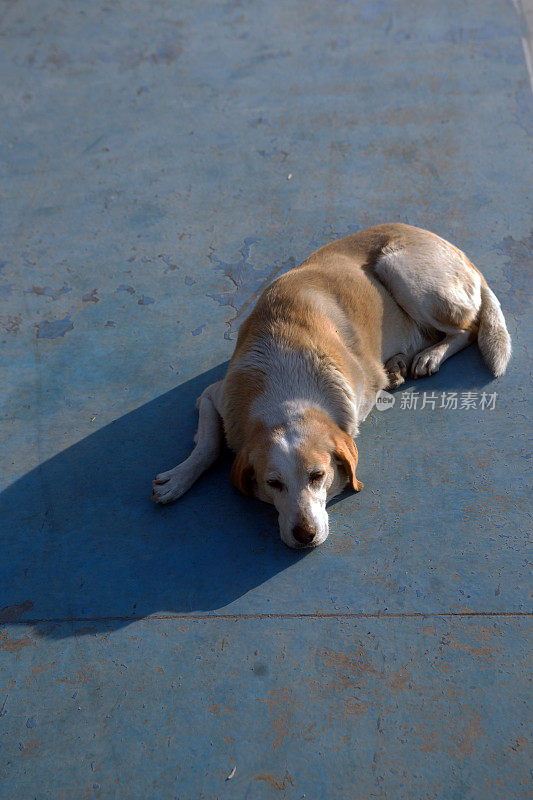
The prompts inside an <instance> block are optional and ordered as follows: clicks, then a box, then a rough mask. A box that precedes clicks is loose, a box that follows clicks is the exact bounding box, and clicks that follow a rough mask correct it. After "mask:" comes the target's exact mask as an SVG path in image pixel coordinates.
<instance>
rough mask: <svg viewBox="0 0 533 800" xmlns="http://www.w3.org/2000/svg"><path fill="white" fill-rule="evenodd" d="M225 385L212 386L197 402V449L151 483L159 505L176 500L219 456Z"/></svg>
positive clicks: (219, 383) (221, 439) (153, 495)
mask: <svg viewBox="0 0 533 800" xmlns="http://www.w3.org/2000/svg"><path fill="white" fill-rule="evenodd" d="M222 383H223V381H218V382H217V383H212V384H211V386H208V387H207V389H205V390H204V392H203V393H202V394H201V395H200V397H199V398H198V401H197V403H196V405H197V407H198V415H199V417H198V430H197V432H196V436H195V437H194V441H195V448H194V450H193V451H192V453H191V455H190V456H189V458H187V459H186V460H185V461H183V462H182V463H181V464H178V466H177V467H174V468H173V469H170V470H168V472H161V473H160V474H159V475H158V476H157V477H156V479H155V480H154V481H152V485H153V493H152V499H153V500H154V501H155V502H156V503H171V502H172V501H173V500H177V499H178V497H181V496H182V495H183V494H185V492H187V491H188V490H189V489H190V488H191V486H192V485H193V483H194V482H195V481H197V480H198V478H199V477H200V475H201V474H202V472H205V470H206V469H208V468H209V467H210V466H211V465H212V464H213V463H214V462H215V461H216V459H217V458H218V456H219V455H220V451H221V449H222V444H223V435H224V431H223V426H222V419H221V417H220V415H219V412H218V411H217V407H219V403H218V397H219V392H220V390H221V385H222Z"/></svg>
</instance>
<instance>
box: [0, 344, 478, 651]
mask: <svg viewBox="0 0 533 800" xmlns="http://www.w3.org/2000/svg"><path fill="white" fill-rule="evenodd" d="M226 366H227V365H226V364H223V365H220V366H219V367H216V368H214V369H212V370H210V371H208V372H206V373H204V374H202V375H200V376H198V377H196V378H194V379H192V380H190V381H188V382H186V383H184V384H183V385H181V386H179V387H178V388H176V389H173V390H172V391H170V392H168V393H166V394H164V395H162V396H161V397H158V398H157V399H155V400H153V401H151V402H149V403H147V404H146V405H144V406H142V407H141V408H138V409H137V410H136V411H133V412H131V413H129V414H126V415H125V416H123V417H122V418H120V419H118V420H117V421H115V422H113V423H111V424H109V425H107V426H106V427H104V428H102V429H100V430H98V431H96V432H95V433H94V434H92V435H91V436H88V437H87V438H85V439H84V440H82V441H81V442H79V443H78V444H75V445H73V446H72V447H69V448H68V449H66V450H64V451H63V452H61V453H59V454H58V455H56V456H54V457H53V458H51V459H50V460H48V461H46V462H45V463H43V464H42V465H40V466H39V467H37V468H36V469H34V470H33V471H32V472H30V473H28V474H27V475H25V476H24V477H23V478H21V479H20V480H18V481H17V482H16V483H14V484H13V485H12V486H10V487H9V488H7V489H6V490H5V491H4V492H3V493H2V495H1V496H0V519H1V520H2V552H3V558H2V559H1V560H0V562H1V563H0V609H3V610H2V611H0V621H4V622H5V621H8V622H16V621H20V622H26V621H47V620H48V621H50V624H49V625H45V626H43V627H42V628H41V632H42V635H45V636H50V637H58V638H60V637H64V636H70V635H73V634H75V633H76V632H79V630H80V628H81V629H82V630H94V631H98V630H103V629H109V628H110V627H122V626H124V625H127V624H129V623H130V622H131V621H132V620H133V619H137V618H142V617H145V616H147V615H150V614H158V615H159V614H163V615H164V614H165V613H174V614H175V613H187V614H189V613H203V612H215V613H216V612H219V613H220V612H222V613H231V612H232V604H233V603H234V602H235V601H237V600H238V598H240V597H242V596H243V595H245V594H246V593H247V592H249V591H250V590H252V589H254V590H256V591H255V593H254V597H253V599H251V601H250V602H248V600H247V601H246V611H247V612H255V611H258V610H263V611H264V610H265V608H266V609H267V610H268V599H269V592H270V591H271V589H269V587H263V589H259V591H257V589H258V587H261V586H262V585H264V584H266V582H268V581H270V580H271V579H273V578H274V577H275V576H276V575H278V574H279V573H281V572H283V571H284V570H287V569H290V568H291V567H292V566H293V565H294V564H295V563H296V562H297V561H299V560H301V559H302V558H306V557H307V555H308V552H309V551H293V550H290V549H289V548H287V547H286V546H285V545H283V544H282V542H281V541H280V539H279V533H278V524H277V513H276V511H275V509H274V508H273V507H270V506H267V505H265V504H263V503H260V502H258V501H257V500H254V499H248V498H245V497H243V496H241V495H240V494H238V492H237V491H236V490H235V489H234V488H233V487H232V486H231V484H230V483H229V480H228V473H229V466H230V463H231V455H230V454H229V453H226V454H225V455H224V456H223V457H222V458H221V459H220V461H219V462H218V463H217V464H216V465H215V466H214V467H213V468H212V469H211V470H209V471H208V472H207V473H206V474H205V475H203V476H202V477H201V478H200V480H199V481H198V482H197V483H196V484H195V486H193V487H192V489H191V490H190V491H189V492H188V493H187V494H186V495H185V496H184V497H183V498H181V499H180V500H178V501H177V502H176V503H175V504H172V505H170V506H165V507H160V506H155V505H154V504H153V503H152V501H151V500H150V492H151V479H152V478H153V477H154V476H155V475H156V474H157V473H158V472H160V471H162V470H164V469H168V468H170V467H172V466H174V465H175V464H177V463H178V462H179V461H181V460H183V459H184V458H186V456H187V455H188V454H189V452H190V449H191V447H192V438H193V435H194V431H195V429H196V421H197V419H196V409H195V401H196V398H197V397H198V395H200V394H201V392H202V390H203V389H204V388H205V386H207V385H208V384H210V383H212V382H213V381H216V380H219V379H220V378H221V377H223V375H224V372H225V369H226ZM437 377H438V379H439V386H438V390H440V391H442V390H443V388H444V387H446V388H448V389H449V390H458V389H459V390H460V389H462V388H463V389H466V388H468V389H472V388H473V384H475V387H476V388H478V389H479V388H480V387H481V385H482V384H483V382H486V381H485V378H486V380H490V376H489V374H488V371H487V370H486V369H485V368H484V367H483V366H482V364H481V361H480V358H479V356H478V354H477V351H476V350H475V348H470V349H469V351H468V352H466V353H462V354H460V356H458V357H456V358H454V359H453V360H452V362H451V364H450V365H449V366H448V365H446V366H445V367H444V368H443V370H442V372H441V373H439V376H435V378H437ZM431 382H432V383H433V387H432V386H431V385H430V382H429V381H428V382H427V383H426V382H424V388H426V389H428V390H430V389H431V388H436V387H435V385H434V379H432V381H431ZM418 387H420V388H422V383H417V388H418ZM403 388H405V387H402V389H403ZM367 437H369V438H371V437H372V427H371V426H370V427H369V428H368V430H367V432H366V435H365V438H367ZM342 499H343V496H341V497H339V498H336V499H335V501H333V503H332V504H334V503H335V502H339V501H342ZM240 610H242V609H241V608H240ZM70 621H73V624H72V625H71V624H68V623H69V622H70ZM65 623H66V624H65Z"/></svg>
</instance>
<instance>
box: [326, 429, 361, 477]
mask: <svg viewBox="0 0 533 800" xmlns="http://www.w3.org/2000/svg"><path fill="white" fill-rule="evenodd" d="M334 442H335V445H334V447H335V449H334V451H333V458H335V459H336V460H337V461H340V463H341V465H342V467H343V468H344V470H345V472H346V474H347V475H348V480H349V482H350V486H351V487H352V489H353V490H354V492H360V491H361V489H362V488H363V486H364V484H363V483H361V481H358V480H357V478H356V477H355V469H356V467H357V459H358V455H357V447H356V446H355V442H354V440H353V439H352V437H351V436H349V435H348V434H347V433H345V431H341V429H340V428H339V429H338V430H337V431H335V435H334Z"/></svg>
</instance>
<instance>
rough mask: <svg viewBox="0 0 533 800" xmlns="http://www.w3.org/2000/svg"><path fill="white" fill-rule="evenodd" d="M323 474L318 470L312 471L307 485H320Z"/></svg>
mask: <svg viewBox="0 0 533 800" xmlns="http://www.w3.org/2000/svg"><path fill="white" fill-rule="evenodd" d="M324 475H325V472H324V471H323V470H320V469H316V470H313V472H311V474H310V475H309V483H320V481H321V480H322V478H323V477H324Z"/></svg>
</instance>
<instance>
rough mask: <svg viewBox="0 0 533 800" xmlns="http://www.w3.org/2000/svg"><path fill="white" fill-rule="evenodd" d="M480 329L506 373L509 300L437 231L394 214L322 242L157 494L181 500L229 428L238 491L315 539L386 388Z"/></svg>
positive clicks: (427, 371) (249, 344)
mask: <svg viewBox="0 0 533 800" xmlns="http://www.w3.org/2000/svg"><path fill="white" fill-rule="evenodd" d="M476 338H477V341H478V345H479V348H480V350H481V353H482V355H483V357H484V359H485V361H486V363H487V364H488V366H489V367H490V369H491V370H492V372H493V373H494V375H502V374H503V372H504V371H505V368H506V366H507V362H508V361H509V358H510V355H511V340H510V337H509V333H508V331H507V328H506V325H505V320H504V317H503V314H502V311H501V308H500V304H499V302H498V300H497V298H496V296H495V295H494V293H493V292H492V291H491V290H490V289H489V287H488V286H487V283H486V281H485V279H484V278H483V276H482V275H481V273H480V272H479V270H477V269H476V267H475V266H474V265H473V264H472V263H471V262H470V261H469V260H468V258H467V257H466V256H465V254H464V253H462V252H461V250H459V249H458V248H457V247H454V245H453V244H450V243H449V242H447V241H446V240H444V239H441V238H440V236H437V235H436V234H434V233H430V232H429V231H425V230H422V229H421V228H413V227H411V226H409V225H402V224H395V223H392V224H388V225H376V226H375V227H373V228H368V229H367V230H364V231H360V232H359V233H356V234H354V235H353V236H347V237H346V238H344V239H340V240H339V241H336V242H332V243H331V244H328V245H326V246H325V247H321V248H320V250H317V251H316V252H315V253H313V254H312V255H311V256H309V258H308V259H307V260H306V261H304V263H303V264H301V265H300V266H299V267H296V268H295V269H292V270H290V272H287V273H286V274H285V275H281V276H280V277H279V278H277V279H276V280H275V281H274V282H273V283H272V284H271V285H270V286H268V287H267V289H266V290H265V291H264V292H263V294H262V295H261V297H260V298H259V300H258V302H257V305H256V306H255V309H254V310H253V311H252V313H251V314H250V316H249V317H248V318H247V319H246V321H245V322H244V323H243V324H242V326H241V328H240V331H239V336H238V340H237V345H236V347H235V352H234V354H233V357H232V359H231V362H230V364H229V367H228V371H227V373H226V377H225V378H224V380H222V381H219V382H218V383H214V384H212V385H211V386H209V387H208V388H207V389H206V390H205V391H204V392H203V394H202V395H201V397H200V398H199V399H198V404H197V405H198V409H199V424H198V432H197V434H196V438H195V443H196V446H195V448H194V450H193V452H192V453H191V455H190V456H189V458H187V460H186V461H184V462H183V463H182V464H179V465H178V466H177V467H174V469H171V470H169V471H168V472H163V473H161V474H160V475H158V476H157V478H156V479H155V481H154V482H153V499H154V500H155V501H156V502H157V503H169V502H171V501H172V500H176V499H177V498H178V497H181V495H183V494H184V493H185V492H186V491H187V490H188V489H189V488H190V487H191V485H192V484H193V483H194V481H196V480H197V478H198V477H199V476H200V475H201V473H202V472H204V470H206V469H207V468H208V467H209V466H210V465H211V464H212V463H213V462H214V461H215V459H216V458H217V456H218V455H219V453H220V450H221V447H222V444H223V436H224V435H225V439H226V442H227V444H228V445H229V447H230V448H232V449H233V450H234V451H235V452H236V454H237V455H236V458H235V462H234V464H233V467H232V470H231V480H232V481H233V483H234V484H235V486H236V487H237V488H238V489H240V491H241V492H243V493H244V494H247V495H255V496H256V497H258V498H259V499H260V500H264V501H265V502H267V503H273V504H274V505H275V506H276V508H277V510H278V512H279V526H280V533H281V538H282V539H283V541H284V542H285V543H286V544H287V545H289V546H290V547H309V546H315V545H318V544H320V543H321V542H323V541H324V540H325V539H326V537H327V535H328V515H327V512H326V502H327V501H328V500H329V499H330V498H332V497H334V496H335V495H336V494H338V493H339V492H340V491H341V490H342V489H343V488H344V487H345V486H346V484H349V485H350V487H351V488H352V489H353V490H354V491H356V492H357V491H359V490H360V489H361V488H362V486H363V484H362V483H361V482H360V481H358V480H357V478H356V468H357V448H356V446H355V443H354V441H353V437H354V436H356V434H357V431H358V426H359V423H360V422H361V421H362V420H364V419H365V417H366V416H367V414H368V412H369V411H370V409H371V408H372V406H373V405H374V403H375V401H376V396H377V394H378V392H379V391H380V390H382V389H386V388H394V387H396V386H398V385H400V384H401V383H403V381H404V379H405V377H406V376H407V374H408V373H409V374H410V376H411V377H413V378H421V377H424V376H425V375H432V374H433V373H435V372H437V370H438V369H439V367H440V365H441V364H442V363H443V362H444V361H446V359H448V358H450V356H452V355H453V354H454V353H457V352H458V351H459V350H461V349H462V348H463V347H466V345H467V344H469V343H470V342H473V341H474V340H475V339H476Z"/></svg>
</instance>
